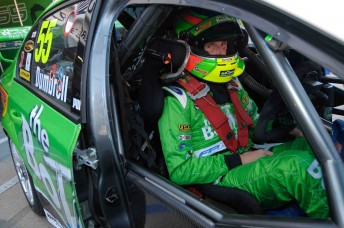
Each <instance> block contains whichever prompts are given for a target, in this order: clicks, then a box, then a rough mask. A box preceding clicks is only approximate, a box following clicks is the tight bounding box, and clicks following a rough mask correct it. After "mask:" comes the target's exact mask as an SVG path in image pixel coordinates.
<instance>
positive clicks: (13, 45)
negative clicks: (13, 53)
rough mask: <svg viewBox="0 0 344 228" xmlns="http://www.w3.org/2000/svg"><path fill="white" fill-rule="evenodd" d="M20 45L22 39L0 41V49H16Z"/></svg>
mask: <svg viewBox="0 0 344 228" xmlns="http://www.w3.org/2000/svg"><path fill="white" fill-rule="evenodd" d="M21 45H22V41H8V42H1V43H0V50H6V49H16V48H18V47H20V46H21Z"/></svg>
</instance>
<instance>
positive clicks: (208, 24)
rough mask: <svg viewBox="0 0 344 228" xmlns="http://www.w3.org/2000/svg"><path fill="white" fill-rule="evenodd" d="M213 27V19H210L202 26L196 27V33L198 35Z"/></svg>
mask: <svg viewBox="0 0 344 228" xmlns="http://www.w3.org/2000/svg"><path fill="white" fill-rule="evenodd" d="M209 27H211V21H208V22H207V23H204V24H202V25H200V26H197V27H196V28H195V35H196V36H197V35H198V34H199V33H201V32H203V31H204V30H206V29H208V28H209Z"/></svg>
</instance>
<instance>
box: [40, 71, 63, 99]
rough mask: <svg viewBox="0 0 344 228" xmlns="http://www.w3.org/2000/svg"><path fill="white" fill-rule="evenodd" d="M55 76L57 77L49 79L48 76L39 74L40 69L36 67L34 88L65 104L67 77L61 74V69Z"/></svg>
mask: <svg viewBox="0 0 344 228" xmlns="http://www.w3.org/2000/svg"><path fill="white" fill-rule="evenodd" d="M55 74H57V77H51V75H50V74H45V73H43V72H41V68H40V67H39V66H37V70H36V80H35V87H36V88H38V89H39V90H41V91H43V92H45V93H47V94H49V95H50V96H53V97H55V98H56V99H58V100H61V101H63V102H66V98H67V85H68V80H69V77H68V76H66V75H65V74H64V73H63V69H62V67H61V68H60V69H59V70H58V72H57V73H55Z"/></svg>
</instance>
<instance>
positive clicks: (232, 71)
mask: <svg viewBox="0 0 344 228" xmlns="http://www.w3.org/2000/svg"><path fill="white" fill-rule="evenodd" d="M233 73H234V70H226V71H221V72H220V77H226V76H230V75H232V74H233Z"/></svg>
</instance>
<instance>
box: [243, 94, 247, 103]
mask: <svg viewBox="0 0 344 228" xmlns="http://www.w3.org/2000/svg"><path fill="white" fill-rule="evenodd" d="M242 102H243V103H244V104H246V103H247V102H248V96H247V95H245V96H244V98H243V99H242Z"/></svg>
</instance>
